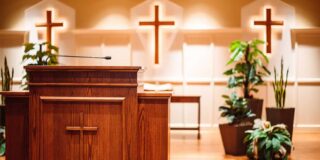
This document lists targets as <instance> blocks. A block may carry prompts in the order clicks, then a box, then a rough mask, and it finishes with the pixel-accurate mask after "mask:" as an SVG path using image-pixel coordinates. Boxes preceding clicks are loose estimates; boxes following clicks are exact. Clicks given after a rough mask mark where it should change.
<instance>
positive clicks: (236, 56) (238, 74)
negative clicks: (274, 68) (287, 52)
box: [224, 40, 270, 118]
mask: <svg viewBox="0 0 320 160" xmlns="http://www.w3.org/2000/svg"><path fill="white" fill-rule="evenodd" d="M262 44H264V42H263V41H261V40H253V41H249V42H246V41H234V42H232V43H231V45H230V52H231V56H230V60H229V61H228V62H227V65H233V67H232V68H230V69H229V70H227V71H225V72H224V75H226V76H229V79H228V87H229V88H241V89H242V93H243V97H244V98H246V99H247V100H248V107H249V108H250V109H251V110H252V111H253V113H255V114H256V116H257V118H261V115H262V108H263V100H262V99H255V98H254V96H253V93H257V92H258V91H259V90H258V89H257V86H259V85H262V84H263V83H264V81H263V79H262V78H263V77H265V76H268V75H270V71H269V70H268V69H267V67H266V66H265V65H264V64H266V63H269V59H268V57H267V56H266V55H265V53H263V52H262V51H261V50H260V49H259V46H260V45H262Z"/></svg>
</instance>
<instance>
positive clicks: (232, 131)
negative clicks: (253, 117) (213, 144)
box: [219, 124, 252, 156]
mask: <svg viewBox="0 0 320 160" xmlns="http://www.w3.org/2000/svg"><path fill="white" fill-rule="evenodd" d="M219 129H220V134H221V138H222V143H223V147H224V151H225V153H226V154H230V155H236V156H240V155H245V154H246V145H245V144H244V143H243V139H244V137H245V136H246V134H245V133H244V132H245V131H246V130H250V129H252V125H246V126H238V125H229V124H220V125H219Z"/></svg>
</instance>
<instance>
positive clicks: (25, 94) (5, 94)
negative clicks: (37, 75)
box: [0, 91, 29, 97]
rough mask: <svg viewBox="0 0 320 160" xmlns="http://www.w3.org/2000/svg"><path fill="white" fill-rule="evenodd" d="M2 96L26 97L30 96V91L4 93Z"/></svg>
mask: <svg viewBox="0 0 320 160" xmlns="http://www.w3.org/2000/svg"><path fill="white" fill-rule="evenodd" d="M0 94H1V95H3V96H5V97H24V96H29V91H2V92H0Z"/></svg>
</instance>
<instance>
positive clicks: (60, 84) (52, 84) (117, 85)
mask: <svg viewBox="0 0 320 160" xmlns="http://www.w3.org/2000/svg"><path fill="white" fill-rule="evenodd" d="M29 86H76V87H82V86H89V87H138V84H137V83H29Z"/></svg>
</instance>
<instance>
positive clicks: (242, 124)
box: [219, 93, 255, 155]
mask: <svg viewBox="0 0 320 160" xmlns="http://www.w3.org/2000/svg"><path fill="white" fill-rule="evenodd" d="M223 97H224V98H225V102H226V106H220V107H219V111H220V112H221V114H220V116H221V117H223V118H226V119H227V121H228V123H226V124H219V129H220V134H221V138H222V142H223V146H224V150H225V153H226V154H231V155H245V153H246V145H245V144H244V143H243V139H244V137H245V131H246V130H249V129H251V128H252V126H253V124H252V120H250V118H251V117H254V116H255V115H254V114H253V113H252V112H251V110H250V109H249V108H248V107H247V100H246V99H244V98H240V97H238V96H237V94H236V93H232V94H231V96H227V95H223Z"/></svg>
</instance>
